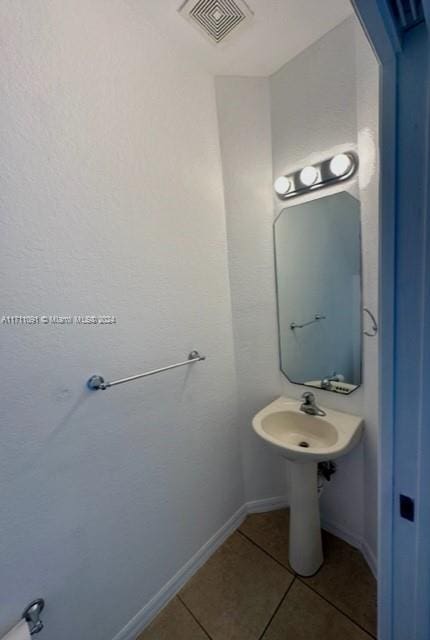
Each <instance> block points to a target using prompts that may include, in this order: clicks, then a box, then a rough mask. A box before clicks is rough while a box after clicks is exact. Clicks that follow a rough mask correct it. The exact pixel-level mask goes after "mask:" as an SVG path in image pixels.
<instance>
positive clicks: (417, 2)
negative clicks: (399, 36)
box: [389, 0, 424, 33]
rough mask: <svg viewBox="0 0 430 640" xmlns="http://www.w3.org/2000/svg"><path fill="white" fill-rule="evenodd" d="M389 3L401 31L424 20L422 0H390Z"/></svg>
mask: <svg viewBox="0 0 430 640" xmlns="http://www.w3.org/2000/svg"><path fill="white" fill-rule="evenodd" d="M389 5H390V8H391V13H392V14H393V17H394V20H395V22H396V25H397V28H398V30H399V32H400V33H401V32H402V31H407V30H408V29H412V27H415V26H416V25H417V24H419V23H420V22H423V20H424V14H423V6H422V2H421V0H389Z"/></svg>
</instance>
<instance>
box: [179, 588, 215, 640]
mask: <svg viewBox="0 0 430 640" xmlns="http://www.w3.org/2000/svg"><path fill="white" fill-rule="evenodd" d="M176 597H177V598H178V600H179V602H180V603H181V604H182V605H183V606H184V607H185V609H186V610H187V611H188V613H189V614H190V616H191V617H192V618H193V620H194V621H195V622H196V623H197V624H198V625H199V627H200V629H201V630H202V631H203V633H204V634H205V636H207V637H208V638H209V640H212V636H210V635H209V632H208V631H206V629H205V628H204V626H203V625H202V623H201V622H200V620H198V619H197V618H196V616H195V615H194V613H193V612H192V611H191V609H190V608H189V607H188V605H186V604H185V602H184V601H183V600H182V598H181V596H180V595H179V593H177V594H176Z"/></svg>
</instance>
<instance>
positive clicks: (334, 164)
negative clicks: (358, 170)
mask: <svg viewBox="0 0 430 640" xmlns="http://www.w3.org/2000/svg"><path fill="white" fill-rule="evenodd" d="M351 167H352V160H351V157H350V156H348V155H347V154H346V153H339V154H338V155H337V156H334V157H333V158H332V159H331V160H330V171H331V173H332V174H333V175H334V176H336V177H337V178H340V177H341V176H344V175H345V174H346V173H348V171H351Z"/></svg>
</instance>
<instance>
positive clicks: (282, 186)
mask: <svg viewBox="0 0 430 640" xmlns="http://www.w3.org/2000/svg"><path fill="white" fill-rule="evenodd" d="M273 187H274V189H275V191H276V193H277V194H278V195H280V196H285V195H286V194H287V193H288V192H289V190H290V189H291V180H290V179H289V178H287V177H286V176H280V177H279V178H277V179H276V180H275V184H274V185H273Z"/></svg>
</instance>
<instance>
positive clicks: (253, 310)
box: [216, 77, 286, 500]
mask: <svg viewBox="0 0 430 640" xmlns="http://www.w3.org/2000/svg"><path fill="white" fill-rule="evenodd" d="M216 96H217V108H218V120H219V131H220V140H221V153H222V164H223V172H224V188H225V204H226V212H227V238H228V254H229V271H230V286H231V292H232V308H233V330H234V344H235V354H236V370H237V380H238V391H239V420H240V428H241V442H242V459H243V468H244V479H245V490H246V496H247V499H248V500H257V499H260V498H268V497H273V496H281V495H285V493H286V485H285V464H284V463H283V462H282V460H281V459H280V458H279V456H276V454H274V453H273V452H271V451H269V449H268V447H266V446H264V444H263V443H262V442H261V440H260V438H258V436H256V435H255V433H254V431H253V430H252V426H251V420H252V417H253V416H254V415H255V414H256V413H257V411H259V410H260V409H261V408H262V407H264V406H265V405H266V404H269V402H271V401H272V400H273V399H274V398H275V397H277V396H279V395H280V389H281V379H280V372H279V356H278V333H277V331H278V329H277V322H276V297H275V289H274V271H273V233H272V221H273V205H272V187H271V185H272V146H271V129H270V92H269V80H268V79H267V78H231V77H220V78H216Z"/></svg>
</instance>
